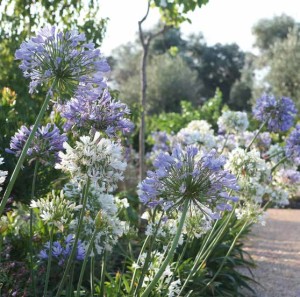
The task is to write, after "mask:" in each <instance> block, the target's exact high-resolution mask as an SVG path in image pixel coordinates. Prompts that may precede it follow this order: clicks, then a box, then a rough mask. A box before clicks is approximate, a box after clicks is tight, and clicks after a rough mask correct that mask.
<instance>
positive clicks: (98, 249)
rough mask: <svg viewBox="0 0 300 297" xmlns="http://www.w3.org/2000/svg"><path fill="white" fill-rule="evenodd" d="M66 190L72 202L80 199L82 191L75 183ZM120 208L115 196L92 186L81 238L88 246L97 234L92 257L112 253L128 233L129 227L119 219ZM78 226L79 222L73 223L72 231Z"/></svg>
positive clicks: (66, 187)
mask: <svg viewBox="0 0 300 297" xmlns="http://www.w3.org/2000/svg"><path fill="white" fill-rule="evenodd" d="M65 190H66V196H67V197H68V199H70V200H75V201H76V200H77V199H78V197H80V191H79V189H78V187H77V186H76V184H74V183H73V184H72V183H68V184H67V185H66V186H65ZM122 200H123V199H122ZM122 202H124V203H125V201H122ZM122 207H123V206H122ZM120 208H121V207H119V206H118V204H117V203H116V199H115V197H114V196H113V195H111V194H110V193H103V192H102V188H101V187H99V186H98V184H96V185H93V184H92V185H91V186H90V188H89V193H88V197H87V205H86V211H85V216H84V218H83V224H82V232H81V236H80V238H81V239H83V241H84V242H85V243H86V244H88V242H89V240H90V238H91V237H92V235H93V233H94V232H95V240H94V242H93V250H92V252H91V255H95V254H98V255H100V254H102V252H103V251H104V250H107V251H111V250H112V248H113V246H114V245H115V244H116V243H117V242H118V240H119V238H120V237H121V236H122V235H123V234H124V233H127V231H128V225H127V224H126V222H124V221H121V220H120V219H119V218H118V212H119V210H120ZM77 225H78V222H77V220H74V221H72V222H71V228H72V229H74V230H76V228H77ZM86 249H87V246H86Z"/></svg>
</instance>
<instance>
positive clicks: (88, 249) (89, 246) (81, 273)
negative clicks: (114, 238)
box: [76, 230, 97, 297]
mask: <svg viewBox="0 0 300 297" xmlns="http://www.w3.org/2000/svg"><path fill="white" fill-rule="evenodd" d="M96 234H97V230H95V231H94V232H93V235H92V237H91V239H90V242H89V245H88V248H87V250H86V253H85V257H84V260H83V263H82V266H81V270H80V275H79V280H78V283H77V292H76V297H80V287H81V284H82V280H83V276H84V272H85V268H86V264H87V261H88V259H89V255H90V253H91V251H92V247H93V243H94V240H95V237H96Z"/></svg>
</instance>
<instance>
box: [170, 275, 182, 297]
mask: <svg viewBox="0 0 300 297" xmlns="http://www.w3.org/2000/svg"><path fill="white" fill-rule="evenodd" d="M180 289H181V282H180V279H177V280H176V281H173V282H171V284H170V287H169V289H168V297H176V296H178V294H179V293H180Z"/></svg>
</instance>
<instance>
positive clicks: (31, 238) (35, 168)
mask: <svg viewBox="0 0 300 297" xmlns="http://www.w3.org/2000/svg"><path fill="white" fill-rule="evenodd" d="M38 166H39V162H38V161H35V165H34V172H33V178H32V187H31V200H34V192H35V184H36V180H37V173H38ZM32 225H33V209H32V208H30V222H29V229H30V230H29V256H30V273H31V286H32V293H33V296H34V297H36V281H35V279H36V278H35V271H34V265H33V254H34V251H33V244H32V242H33V226H32Z"/></svg>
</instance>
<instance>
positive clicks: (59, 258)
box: [38, 234, 85, 266]
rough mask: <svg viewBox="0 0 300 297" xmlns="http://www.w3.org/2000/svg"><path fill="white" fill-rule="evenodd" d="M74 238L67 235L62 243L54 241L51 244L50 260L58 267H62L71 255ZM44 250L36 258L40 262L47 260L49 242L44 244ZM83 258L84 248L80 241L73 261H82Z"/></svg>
mask: <svg viewBox="0 0 300 297" xmlns="http://www.w3.org/2000/svg"><path fill="white" fill-rule="evenodd" d="M73 242H74V236H73V235H72V234H69V235H68V236H67V237H66V238H65V240H64V241H62V242H60V241H54V242H53V244H52V260H53V261H55V262H57V263H58V265H59V266H63V265H64V263H65V262H66V260H67V259H68V257H69V256H70V254H71V250H72V247H73ZM44 247H45V249H43V250H41V251H40V253H39V255H38V257H39V258H40V259H41V260H48V257H49V250H50V242H47V243H46V244H45V246H44ZM84 257H85V246H84V244H83V242H82V241H81V240H78V242H77V249H76V254H75V260H77V261H83V260H84Z"/></svg>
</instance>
